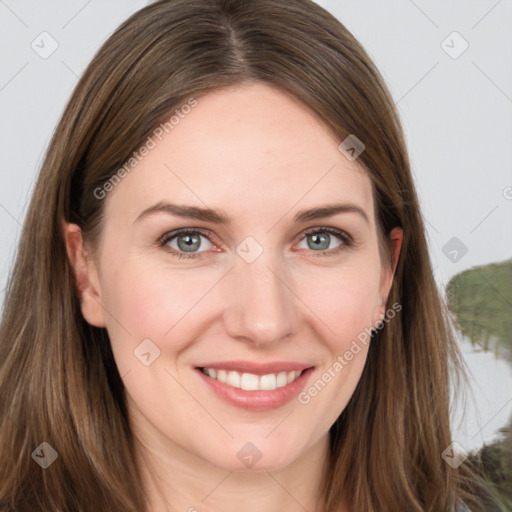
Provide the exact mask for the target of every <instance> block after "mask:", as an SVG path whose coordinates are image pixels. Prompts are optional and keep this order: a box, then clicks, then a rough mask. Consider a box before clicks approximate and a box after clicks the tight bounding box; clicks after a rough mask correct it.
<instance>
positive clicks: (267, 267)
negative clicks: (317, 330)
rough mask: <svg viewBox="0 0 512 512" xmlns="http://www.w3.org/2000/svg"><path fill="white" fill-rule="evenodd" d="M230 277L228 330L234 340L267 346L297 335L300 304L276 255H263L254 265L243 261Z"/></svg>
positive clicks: (268, 252)
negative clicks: (297, 308)
mask: <svg viewBox="0 0 512 512" xmlns="http://www.w3.org/2000/svg"><path fill="white" fill-rule="evenodd" d="M230 274H231V276H230V283H229V289H228V293H229V294H230V295H231V297H230V298H229V300H228V301H227V304H228V306H227V310H226V311H225V326H226V330H227V331H228V333H229V334H230V335H231V336H232V337H234V338H241V337H243V338H246V339H249V340H251V341H253V342H255V343H257V344H264V343H271V342H273V341H277V340H279V339H282V338H284V337H285V336H288V335H290V334H292V333H293V332H294V330H295V326H296V318H297V316H296V315H297V311H296V309H295V308H296V304H295V301H294V296H293V293H292V292H291V291H290V290H289V289H288V286H287V285H288V282H287V281H289V279H287V275H286V270H285V268H284V266H283V264H282V262H281V261H280V260H279V258H278V257H276V256H275V253H274V252H272V251H263V253H262V254H261V255H260V256H259V257H258V258H256V259H255V260H254V261H252V262H251V263H248V262H247V261H245V260H244V259H243V258H239V259H238V261H236V263H235V267H234V269H233V271H232V272H230Z"/></svg>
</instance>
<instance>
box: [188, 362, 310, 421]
mask: <svg viewBox="0 0 512 512" xmlns="http://www.w3.org/2000/svg"><path fill="white" fill-rule="evenodd" d="M196 371H197V372H198V373H199V375H200V376H201V378H202V379H203V381H204V382H205V383H206V384H207V385H208V386H209V387H210V388H211V389H212V390H213V391H214V392H215V393H216V394H217V395H218V396H219V397H220V398H222V399H224V400H225V401H226V402H228V403H230V404H231V405H234V406H235V407H239V408H240V409H246V410H248V411H258V412H259V411H269V410H271V409H277V408H278V407H282V406H283V405H284V404H286V403H288V402H289V401H290V400H292V399H293V398H294V397H296V396H297V395H298V394H299V393H300V392H301V391H302V389H303V388H304V386H305V385H306V382H307V380H308V378H309V375H310V374H311V372H312V371H313V368H308V369H307V370H305V371H304V372H303V373H302V374H301V375H300V377H298V378H297V379H295V380H294V381H293V382H290V384H287V385H286V386H282V387H280V388H276V389H273V390H272V391H246V390H245V389H240V388H234V387H233V386H228V385H227V384H225V383H224V382H220V381H219V380H216V379H212V378H211V377H208V375H205V374H204V373H203V372H202V370H199V369H197V368H196Z"/></svg>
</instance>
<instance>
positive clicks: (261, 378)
mask: <svg viewBox="0 0 512 512" xmlns="http://www.w3.org/2000/svg"><path fill="white" fill-rule="evenodd" d="M203 373H204V374H206V375H208V376H209V377H211V378H212V379H215V380H218V381H220V382H223V383H224V384H227V385H228V386H232V387H234V388H241V389H244V390H246V391H273V390H274V389H276V388H282V387H283V386H286V385H287V384H290V383H292V382H293V381H294V380H295V379H297V378H298V377H299V376H300V375H301V373H302V372H301V371H290V372H279V373H269V374H267V375H255V374H253V373H243V374H240V373H239V372H235V371H227V370H215V369H213V368H203Z"/></svg>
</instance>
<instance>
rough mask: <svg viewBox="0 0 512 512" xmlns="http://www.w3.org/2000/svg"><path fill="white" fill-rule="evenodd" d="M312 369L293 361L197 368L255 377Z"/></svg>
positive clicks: (209, 364) (200, 366) (309, 365)
mask: <svg viewBox="0 0 512 512" xmlns="http://www.w3.org/2000/svg"><path fill="white" fill-rule="evenodd" d="M311 367H312V365H311V364H305V363H297V362H293V361H275V362H270V363H256V362H254V361H219V362H216V363H205V364H202V365H199V366H197V368H213V369H215V370H231V371H235V372H240V373H252V374H254V375H267V374H269V373H279V372H292V371H302V370H306V369H308V368H311Z"/></svg>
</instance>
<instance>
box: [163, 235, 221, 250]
mask: <svg viewBox="0 0 512 512" xmlns="http://www.w3.org/2000/svg"><path fill="white" fill-rule="evenodd" d="M202 239H203V240H206V242H207V246H206V247H203V248H202V250H201V251H199V250H198V249H199V248H200V247H201V246H204V243H202ZM208 244H210V245H211V242H210V241H209V240H208V238H206V237H205V236H204V235H201V234H199V233H179V234H177V235H174V236H172V237H171V238H169V240H168V241H167V243H166V244H165V245H168V246H169V247H171V248H172V249H174V250H177V251H182V252H204V251H206V250H208V249H209V248H210V246H209V245H208Z"/></svg>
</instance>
